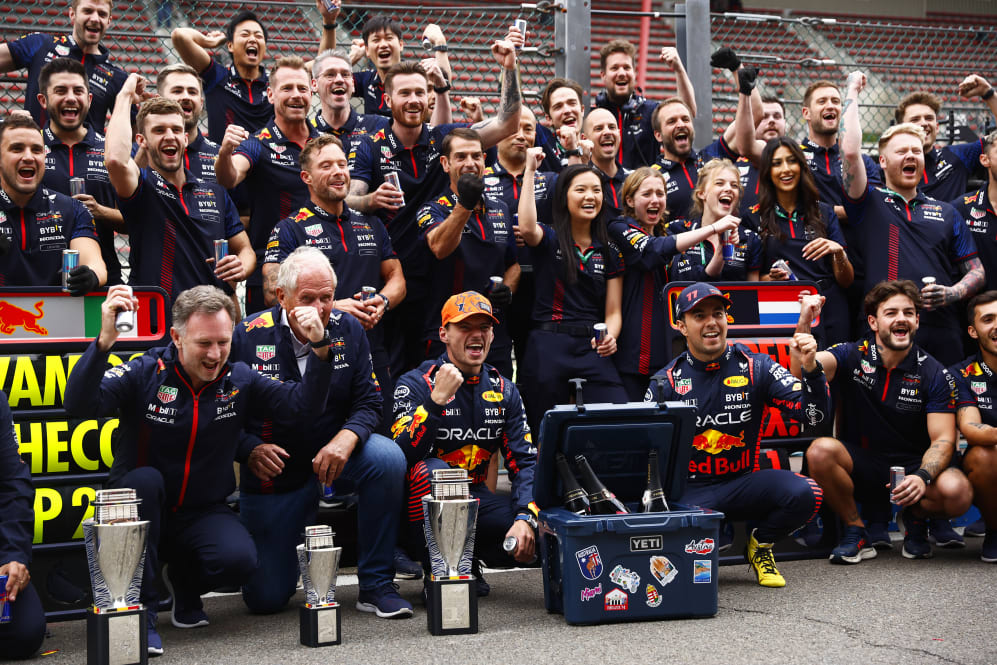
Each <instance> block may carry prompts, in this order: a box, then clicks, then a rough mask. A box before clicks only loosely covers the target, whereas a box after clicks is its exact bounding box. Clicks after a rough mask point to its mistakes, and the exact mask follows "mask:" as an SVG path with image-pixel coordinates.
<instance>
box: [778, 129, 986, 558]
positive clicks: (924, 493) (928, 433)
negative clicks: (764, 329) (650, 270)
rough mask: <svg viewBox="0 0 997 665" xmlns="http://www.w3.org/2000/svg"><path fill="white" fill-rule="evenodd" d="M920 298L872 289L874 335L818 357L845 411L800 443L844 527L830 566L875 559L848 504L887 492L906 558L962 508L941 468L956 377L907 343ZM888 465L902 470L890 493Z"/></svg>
mask: <svg viewBox="0 0 997 665" xmlns="http://www.w3.org/2000/svg"><path fill="white" fill-rule="evenodd" d="M849 131H850V130H849ZM917 146H918V147H920V143H918V144H917ZM846 177H847V175H846ZM921 297H922V296H921V293H920V292H919V291H918V289H917V286H916V285H915V284H914V283H913V282H911V281H910V280H895V281H889V282H882V283H880V284H877V285H875V286H874V287H873V288H872V289H871V290H870V291H869V293H868V294H866V297H865V302H864V303H863V305H864V309H865V311H866V315H867V317H868V321H869V327H870V328H871V329H872V333H871V334H870V335H868V336H867V337H864V338H862V339H861V340H859V341H858V342H847V343H844V344H835V345H834V346H832V347H831V348H829V349H828V350H827V351H821V352H819V353H818V354H817V360H818V361H819V362H820V364H821V365H823V367H824V371H825V372H826V373H827V377H828V379H829V380H830V381H832V382H833V383H834V386H835V388H836V390H837V392H836V395H838V399H839V400H840V401H841V406H842V413H844V414H846V417H845V418H843V419H842V421H841V423H840V428H841V429H840V430H839V436H840V437H841V438H840V439H835V438H831V437H820V438H818V439H814V441H813V443H811V444H810V447H809V448H808V449H807V464H808V468H809V470H810V475H811V476H813V478H814V480H816V481H817V482H818V483H819V484H820V486H821V487H822V488H823V490H824V495H825V496H826V497H827V501H828V503H829V504H830V506H831V508H833V509H834V511H835V512H836V513H837V514H838V516H839V517H840V518H841V520H842V521H843V522H844V523H845V533H844V535H843V536H842V538H841V541H840V542H839V543H838V546H837V547H835V548H834V549H833V550H832V551H831V557H830V559H831V563H839V564H850V563H851V564H854V563H861V562H862V560H863V559H871V558H873V557H875V556H876V550H875V549H874V548H873V547H871V546H870V543H869V539H868V535H867V533H866V529H865V524H864V522H863V521H862V518H861V516H860V515H859V513H858V509H857V508H856V504H855V502H856V500H858V501H861V502H862V503H863V504H866V503H872V504H878V503H883V502H885V501H886V500H887V497H889V499H890V500H892V501H893V503H896V504H898V505H900V506H901V507H902V508H903V524H904V527H905V529H906V533H905V534H904V546H903V555H904V556H905V557H907V558H908V559H927V558H929V557H931V545H930V544H929V543H928V520H927V517H929V516H930V517H946V516H949V517H954V516H956V515H961V514H963V513H964V512H966V510H968V509H969V505H970V501H971V499H972V489H971V487H970V484H969V481H967V480H966V477H965V476H964V475H962V472H961V471H959V470H958V469H957V468H955V467H951V468H949V463H950V462H951V460H952V455H953V453H954V452H955V442H956V418H955V410H956V404H955V402H956V390H955V383H954V381H953V379H952V377H951V375H950V374H949V373H948V372H947V371H946V370H945V368H944V367H943V366H942V365H941V364H940V363H939V362H938V361H937V360H935V359H934V358H932V357H931V356H930V355H928V354H927V353H925V352H924V350H923V349H922V348H921V347H920V346H918V345H916V344H915V343H914V334H915V333H916V332H917V328H918V310H919V309H920V307H921ZM823 300H824V299H823V297H822V296H804V297H803V298H802V301H801V302H802V308H801V311H800V320H799V323H798V324H797V331H798V332H800V331H806V330H809V328H810V324H811V322H812V321H813V320H814V318H816V316H817V315H818V314H819V313H820V305H821V304H822V303H823ZM794 371H796V368H795V366H794ZM836 378H837V379H838V380H837V381H835V379H836ZM891 466H902V467H904V468H905V469H906V471H907V476H906V477H905V478H904V480H903V482H901V483H900V484H899V485H898V486H897V487H896V488H895V489H894V490H893V491H892V493H890V489H889V487H890V467H891Z"/></svg>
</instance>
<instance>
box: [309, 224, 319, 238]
mask: <svg viewBox="0 0 997 665" xmlns="http://www.w3.org/2000/svg"><path fill="white" fill-rule="evenodd" d="M305 233H307V234H308V235H310V236H311V237H313V238H317V237H318V236H320V235H322V225H321V224H311V225H309V226H306V227H305Z"/></svg>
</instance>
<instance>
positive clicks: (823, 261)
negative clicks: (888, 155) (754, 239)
mask: <svg viewBox="0 0 997 665" xmlns="http://www.w3.org/2000/svg"><path fill="white" fill-rule="evenodd" d="M749 215H750V216H751V217H752V218H753V220H752V221H754V222H755V223H756V225H757V228H758V233H759V235H760V236H761V239H762V273H763V275H762V279H763V280H786V279H789V278H790V274H789V273H787V272H786V271H785V270H783V269H780V268H778V267H775V266H773V265H772V264H773V263H774V262H776V261H778V260H779V259H782V260H784V261H785V262H786V263H787V264H788V265H789V269H790V271H791V272H792V275H793V277H795V278H796V279H803V280H811V281H814V282H816V283H817V286H818V288H819V289H820V292H821V295H823V296H825V297H826V298H827V302H826V303H825V304H824V309H823V326H822V328H823V331H824V333H823V338H824V339H823V341H824V342H825V343H826V344H835V343H837V342H844V341H847V340H848V339H849V338H850V336H849V327H850V321H849V317H848V303H847V300H846V299H845V291H844V289H846V288H848V287H849V286H850V285H851V283H852V280H853V279H854V278H855V272H854V269H853V268H852V264H851V262H850V261H849V260H848V255H847V254H846V252H845V238H844V236H843V235H842V233H841V226H840V224H839V223H838V217H837V216H836V215H835V214H834V208H833V207H831V206H830V205H828V204H826V203H822V202H821V201H819V194H818V192H817V184H816V182H815V181H814V178H813V174H812V173H811V172H810V169H809V167H808V166H807V160H806V158H805V157H804V155H803V151H802V150H801V149H800V146H799V144H797V143H796V142H795V141H793V140H791V139H788V138H786V137H785V136H781V137H778V138H774V139H772V140H770V141H769V142H768V143H766V144H765V148H764V149H763V150H762V156H761V165H760V167H759V173H758V203H757V205H755V206H753V207H752V211H751V212H750V213H749Z"/></svg>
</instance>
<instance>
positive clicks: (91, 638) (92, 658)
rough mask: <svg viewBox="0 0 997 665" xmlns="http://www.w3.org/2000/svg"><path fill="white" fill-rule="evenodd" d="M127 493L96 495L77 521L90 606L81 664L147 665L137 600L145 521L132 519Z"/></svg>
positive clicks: (143, 619)
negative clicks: (90, 592)
mask: <svg viewBox="0 0 997 665" xmlns="http://www.w3.org/2000/svg"><path fill="white" fill-rule="evenodd" d="M139 503H141V499H139V498H138V497H136V495H135V490H133V489H114V490H97V496H96V498H95V499H94V501H93V506H94V516H93V517H92V518H90V519H87V520H85V521H84V522H83V539H84V544H85V545H86V550H87V565H88V566H89V567H90V585H91V587H93V605H92V606H91V607H90V609H89V610H88V612H87V663H88V664H89V665H132V664H133V663H142V664H143V665H144V664H145V663H147V662H148V659H149V654H148V651H147V649H148V636H147V634H146V624H147V616H146V612H145V608H144V607H143V606H142V603H141V602H140V601H139V593H140V592H141V589H142V571H143V569H144V568H145V543H146V539H147V538H148V535H149V522H148V521H145V520H140V519H139V517H138V505H139Z"/></svg>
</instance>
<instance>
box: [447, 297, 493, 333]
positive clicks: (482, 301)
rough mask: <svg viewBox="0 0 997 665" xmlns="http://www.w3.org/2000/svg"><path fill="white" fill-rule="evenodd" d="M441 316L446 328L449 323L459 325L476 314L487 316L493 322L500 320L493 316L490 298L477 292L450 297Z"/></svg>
mask: <svg viewBox="0 0 997 665" xmlns="http://www.w3.org/2000/svg"><path fill="white" fill-rule="evenodd" d="M440 314H441V317H442V319H443V327H444V328H446V326H447V324H448V323H457V322H458V321H463V320H464V319H466V318H467V317H469V316H474V315H475V314H485V315H486V316H488V318H490V319H491V320H492V321H494V322H495V323H498V319H496V318H495V315H494V314H492V304H491V303H490V302H488V298H486V297H484V296H483V295H481V294H480V293H478V292H477V291H464V293H458V294H457V295H454V296H450V297H449V298H447V301H446V302H445V303H443V310H442V311H441V312H440Z"/></svg>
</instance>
